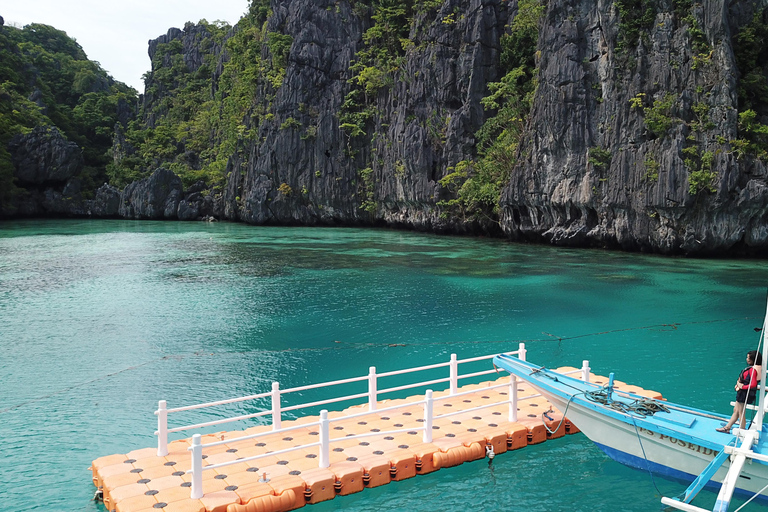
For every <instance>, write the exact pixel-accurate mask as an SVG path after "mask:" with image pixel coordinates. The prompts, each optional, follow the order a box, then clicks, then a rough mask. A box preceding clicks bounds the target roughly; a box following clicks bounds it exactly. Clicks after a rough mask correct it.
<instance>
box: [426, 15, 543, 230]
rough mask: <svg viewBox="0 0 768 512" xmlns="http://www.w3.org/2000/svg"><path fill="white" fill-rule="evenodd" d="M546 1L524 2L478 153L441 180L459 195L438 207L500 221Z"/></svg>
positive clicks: (507, 42)
mask: <svg viewBox="0 0 768 512" xmlns="http://www.w3.org/2000/svg"><path fill="white" fill-rule="evenodd" d="M543 14H544V5H542V4H541V3H540V1H539V0H520V1H519V2H518V12H517V15H516V16H515V17H514V19H513V20H512V21H511V22H510V24H509V30H508V32H507V33H505V34H504V35H502V36H501V63H500V64H501V66H500V72H501V73H502V74H503V76H502V77H501V80H499V81H498V82H491V83H489V84H488V89H489V91H490V94H489V95H488V96H486V97H485V98H483V100H482V103H483V107H485V109H486V112H487V113H488V118H487V120H486V122H485V124H484V125H483V127H482V128H481V129H480V130H479V131H478V133H477V150H478V155H479V157H478V158H477V159H476V160H475V161H471V162H470V161H462V162H459V164H458V165H456V167H455V169H453V172H452V173H450V174H448V175H447V176H446V177H445V178H443V179H442V180H440V184H441V185H442V186H444V187H446V188H448V189H449V190H451V191H453V192H454V193H455V194H456V198H455V199H450V200H447V201H441V202H439V203H438V206H442V207H443V208H445V209H446V212H450V213H452V214H458V215H459V216H460V217H461V218H463V219H464V220H469V219H473V218H480V217H485V218H488V219H491V220H493V221H497V220H498V213H499V199H500V196H501V190H502V188H503V187H504V185H505V184H506V183H507V182H508V181H509V174H510V172H511V171H512V167H513V166H514V164H515V162H516V160H517V153H518V146H519V144H520V140H521V137H522V136H523V130H524V128H525V124H526V121H527V119H528V114H529V113H530V111H531V106H532V104H533V95H534V92H535V90H536V85H537V78H536V75H537V74H536V45H537V43H538V39H539V23H540V21H541V17H542V16H543Z"/></svg>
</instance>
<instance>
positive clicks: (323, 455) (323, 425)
mask: <svg viewBox="0 0 768 512" xmlns="http://www.w3.org/2000/svg"><path fill="white" fill-rule="evenodd" d="M329 423H330V422H329V421H328V411H327V410H325V409H323V410H322V411H320V454H319V455H318V459H320V467H321V468H327V467H329V466H330V465H331V461H330V451H331V450H330V444H331V428H330V424H329Z"/></svg>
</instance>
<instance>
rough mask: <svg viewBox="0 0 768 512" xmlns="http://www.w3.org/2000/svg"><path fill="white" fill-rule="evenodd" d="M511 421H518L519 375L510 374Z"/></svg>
mask: <svg viewBox="0 0 768 512" xmlns="http://www.w3.org/2000/svg"><path fill="white" fill-rule="evenodd" d="M509 421H517V377H515V376H514V375H510V376H509Z"/></svg>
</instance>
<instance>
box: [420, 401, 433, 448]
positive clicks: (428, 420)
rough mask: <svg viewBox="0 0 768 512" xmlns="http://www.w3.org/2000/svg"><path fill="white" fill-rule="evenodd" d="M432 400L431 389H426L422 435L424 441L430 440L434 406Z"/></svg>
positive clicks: (428, 441) (429, 441)
mask: <svg viewBox="0 0 768 512" xmlns="http://www.w3.org/2000/svg"><path fill="white" fill-rule="evenodd" d="M433 406H434V400H433V399H432V390H431V389H428V390H427V393H426V396H425V397H424V436H423V437H422V439H423V441H424V442H425V443H431V442H432V409H433V408H434V407H433Z"/></svg>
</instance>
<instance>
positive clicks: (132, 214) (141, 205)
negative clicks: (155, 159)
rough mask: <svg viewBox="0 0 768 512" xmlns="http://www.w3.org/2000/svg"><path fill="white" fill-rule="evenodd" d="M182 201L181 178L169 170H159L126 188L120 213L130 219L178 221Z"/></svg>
mask: <svg viewBox="0 0 768 512" xmlns="http://www.w3.org/2000/svg"><path fill="white" fill-rule="evenodd" d="M181 199H182V185H181V178H179V177H178V176H176V175H175V174H174V173H173V172H171V171H169V170H168V169H157V170H156V171H155V172H153V173H152V175H151V176H149V177H148V178H144V179H143V180H140V181H134V182H133V183H131V184H130V185H128V186H127V187H125V189H124V190H123V193H122V194H121V197H120V208H119V210H118V213H119V214H120V216H121V217H125V218H129V219H177V218H178V215H177V214H178V209H179V201H180V200H181Z"/></svg>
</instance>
